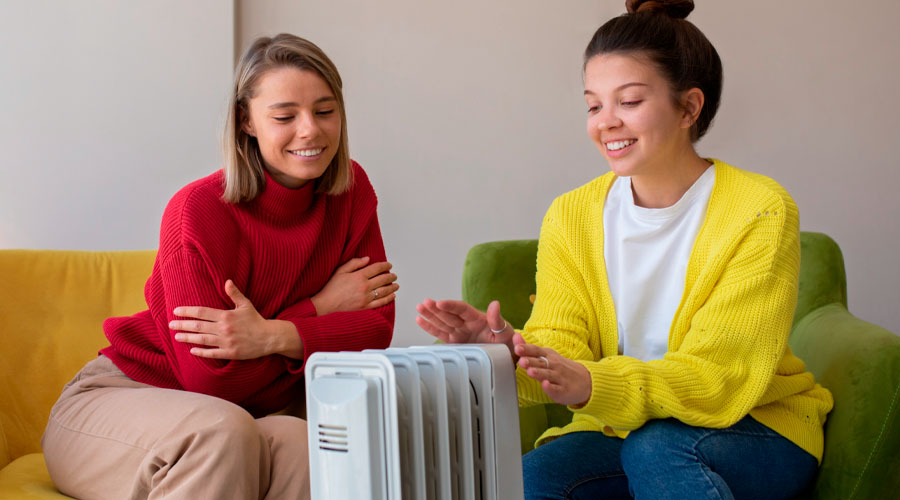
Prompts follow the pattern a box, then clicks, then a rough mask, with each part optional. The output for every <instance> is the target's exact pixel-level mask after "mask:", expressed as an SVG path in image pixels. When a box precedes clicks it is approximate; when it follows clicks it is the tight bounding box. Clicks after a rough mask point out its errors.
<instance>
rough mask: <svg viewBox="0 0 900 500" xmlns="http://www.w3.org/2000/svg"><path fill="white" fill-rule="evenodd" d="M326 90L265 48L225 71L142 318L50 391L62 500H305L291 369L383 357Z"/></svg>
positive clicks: (372, 287) (343, 134)
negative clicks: (325, 356) (209, 161)
mask: <svg viewBox="0 0 900 500" xmlns="http://www.w3.org/2000/svg"><path fill="white" fill-rule="evenodd" d="M341 88H342V84H341V78H340V76H339V74H338V72H337V68H336V67H335V66H334V64H333V63H332V62H331V60H330V59H329V58H328V57H327V56H326V55H325V54H324V53H323V52H322V50H321V49H319V47H317V46H316V45H315V44H313V43H311V42H309V41H307V40H304V39H302V38H299V37H296V36H293V35H287V34H281V35H278V36H276V37H273V38H269V37H263V38H259V39H257V40H256V41H254V42H253V44H252V45H251V46H250V47H249V48H248V49H247V51H246V53H245V54H244V55H243V57H242V58H241V60H240V62H239V63H238V66H237V69H236V72H235V80H234V86H233V88H232V95H231V103H230V107H229V112H228V119H227V123H226V127H225V140H224V146H225V168H224V169H223V170H220V171H217V172H215V173H213V174H211V175H209V176H207V177H204V178H202V179H199V180H197V181H194V182H192V183H190V184H188V185H187V186H186V187H184V188H182V189H181V190H180V191H178V193H176V194H175V196H174V197H173V198H172V200H171V201H170V202H169V204H168V206H167V207H166V210H165V213H164V214H163V220H162V228H161V230H160V242H159V252H158V253H157V256H156V262H155V264H154V266H153V271H152V274H151V275H150V278H149V279H148V280H147V285H146V287H145V295H146V298H147V306H148V309H147V310H146V311H143V312H139V313H137V314H135V315H133V316H128V317H121V318H109V319H107V320H106V321H105V322H104V324H103V330H104V332H105V333H106V337H107V338H108V339H109V342H110V346H109V347H106V348H105V349H103V350H102V351H100V356H98V357H97V358H96V359H95V360H93V361H91V362H89V363H88V364H87V365H86V366H85V367H84V368H83V369H82V370H81V371H80V372H79V373H78V374H77V375H76V376H75V378H74V379H73V380H72V381H71V382H70V383H69V384H68V385H67V386H66V387H65V388H64V389H63V392H62V395H61V396H60V398H59V400H58V401H57V402H56V404H55V405H54V407H53V410H52V412H51V414H50V419H49V422H48V423H47V429H46V431H45V432H44V437H43V440H42V445H43V449H44V455H45V458H46V461H47V468H48V470H49V471H50V476H51V478H52V479H53V482H54V483H55V484H56V486H57V488H59V490H60V491H62V492H63V493H65V494H67V495H70V496H74V497H77V498H84V499H88V498H113V499H122V498H133V499H137V498H186V499H199V498H217V499H218V498H241V499H249V498H260V499H261V498H270V499H288V498H290V499H301V498H309V494H310V493H309V463H308V456H307V428H306V422H305V421H304V420H302V417H303V416H304V415H303V402H304V394H305V393H304V386H303V368H304V362H305V360H306V359H307V358H309V356H310V355H312V354H313V353H314V352H316V351H339V350H362V349H365V348H385V347H387V346H388V345H389V344H390V341H391V335H392V332H393V326H394V304H393V301H394V297H395V295H394V293H395V292H396V291H397V288H398V285H397V284H396V283H395V281H396V279H397V276H396V275H394V274H393V273H391V272H390V269H391V265H390V263H388V262H386V260H385V254H384V244H383V243H382V240H381V232H380V229H379V226H378V218H377V216H376V204H377V200H376V197H375V192H374V190H373V189H372V185H371V184H370V183H369V180H368V178H367V177H366V174H365V172H364V171H363V169H362V167H360V166H359V165H358V164H357V163H355V162H354V161H352V160H351V159H350V155H349V153H348V144H347V123H346V113H345V110H344V100H343V95H342V90H341Z"/></svg>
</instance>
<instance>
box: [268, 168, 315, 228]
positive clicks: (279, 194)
mask: <svg viewBox="0 0 900 500" xmlns="http://www.w3.org/2000/svg"><path fill="white" fill-rule="evenodd" d="M264 173H265V174H266V185H265V186H264V187H263V190H262V192H261V193H260V194H259V195H258V196H257V197H256V199H255V200H253V201H254V202H255V204H256V206H257V207H258V208H259V209H260V210H262V211H263V212H265V213H267V214H269V215H271V216H273V217H275V218H276V219H290V218H292V217H297V216H299V215H301V214H303V213H304V212H306V210H307V209H308V208H309V206H310V205H311V204H312V201H313V198H315V195H316V194H315V189H316V182H315V181H314V180H311V181H309V182H307V183H306V184H304V185H303V187H301V188H298V189H290V188H286V187H284V186H282V185H281V184H279V183H278V182H277V181H276V180H275V179H274V178H272V176H271V175H269V172H268V171H264Z"/></svg>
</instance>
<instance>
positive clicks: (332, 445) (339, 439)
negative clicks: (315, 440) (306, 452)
mask: <svg viewBox="0 0 900 500" xmlns="http://www.w3.org/2000/svg"><path fill="white" fill-rule="evenodd" d="M349 444H350V434H349V433H348V431H347V426H344V425H326V424H319V449H320V450H325V451H334V452H338V453H347V452H348V451H350V446H349Z"/></svg>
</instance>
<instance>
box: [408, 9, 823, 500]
mask: <svg viewBox="0 0 900 500" xmlns="http://www.w3.org/2000/svg"><path fill="white" fill-rule="evenodd" d="M626 7H627V9H628V13H627V14H624V15H622V16H619V17H616V18H614V19H611V20H610V21H608V22H607V23H605V24H604V25H603V26H601V27H600V28H599V29H598V30H597V31H596V33H595V34H594V36H593V38H592V39H591V41H590V43H589V44H588V46H587V49H586V50H585V54H584V99H585V104H586V110H587V132H588V135H589V136H590V138H591V139H592V140H593V141H594V143H595V144H596V146H597V148H598V149H599V150H600V151H601V153H602V154H603V156H604V157H605V159H606V161H607V163H608V164H609V166H610V169H611V172H609V173H607V174H605V175H602V176H600V177H598V178H597V179H595V180H593V181H592V182H589V183H588V184H586V185H584V186H581V187H579V188H577V189H575V190H573V191H571V192H569V193H566V194H563V195H562V196H559V197H558V198H557V199H556V200H555V201H554V202H553V204H552V205H551V206H550V208H549V210H548V211H547V215H546V216H545V217H544V221H543V225H542V228H541V236H540V240H539V243H538V256H537V275H536V284H537V292H536V299H535V302H534V309H533V311H532V313H531V317H530V318H529V320H528V322H527V323H526V324H525V327H524V329H523V330H521V331H518V332H517V331H514V330H513V329H512V328H511V327H510V326H509V325H508V324H507V323H506V322H505V321H504V320H503V318H502V316H501V315H500V305H499V304H498V303H497V302H494V303H492V304H491V305H490V306H489V307H488V309H487V311H486V313H483V312H480V311H477V310H475V309H474V308H472V307H471V306H470V305H468V304H465V303H463V302H459V301H439V302H435V301H433V300H425V301H424V302H423V303H422V304H420V305H419V306H418V310H419V313H420V317H419V318H418V322H419V325H420V326H421V327H422V328H423V329H425V330H426V331H428V332H429V333H431V334H432V335H435V336H437V337H438V338H441V339H443V340H445V341H448V342H498V343H505V344H506V345H507V346H508V347H509V349H510V353H511V355H512V356H513V358H514V359H515V360H516V362H517V364H518V368H517V370H516V376H517V383H518V392H519V401H520V403H521V404H523V405H529V404H538V403H549V402H556V403H560V404H565V405H568V407H569V409H570V410H571V411H572V412H573V413H574V416H573V418H572V421H571V423H570V424H569V425H566V426H565V427H563V428H551V429H548V430H547V431H546V432H545V433H544V434H543V435H542V436H541V437H540V438H539V439H538V445H539V446H538V447H537V448H535V449H534V450H533V451H531V452H529V453H528V454H526V455H525V457H524V458H523V467H524V478H525V493H526V497H527V498H529V499H531V498H535V499H537V498H553V499H580V498H604V499H618V498H632V497H634V498H638V499H644V498H646V499H654V500H659V499H691V500H697V499H704V498H710V499H713V498H715V499H723V498H726V499H727V498H744V499H754V500H763V499H781V498H793V497H794V496H796V495H798V494H800V493H801V492H802V491H803V490H804V488H805V487H806V486H807V485H808V484H809V483H810V481H811V480H812V479H813V478H814V477H815V474H816V468H817V466H818V463H819V461H820V460H821V459H822V450H823V441H824V438H823V431H822V426H823V424H824V422H825V418H826V414H827V413H828V411H829V410H830V409H831V407H832V398H831V394H830V393H829V392H828V391H827V390H826V389H824V388H822V387H821V386H819V385H818V384H816V383H815V381H814V380H813V376H812V374H810V373H809V372H808V371H806V368H805V366H804V364H803V362H802V361H801V360H800V359H798V358H797V357H795V356H794V355H793V354H792V353H791V349H790V347H789V346H788V344H787V340H788V334H789V333H790V328H791V322H792V319H793V315H794V307H795V306H796V303H797V290H798V278H799V265H800V240H799V227H798V213H797V207H796V205H795V204H794V201H793V200H792V199H791V197H790V195H788V193H787V192H786V191H785V190H784V189H783V188H782V187H781V186H780V185H778V184H777V183H776V182H775V181H773V180H771V179H769V178H767V177H764V176H762V175H758V174H754V173H751V172H747V171H744V170H741V169H738V168H736V167H733V166H731V165H728V164H727V163H725V162H722V161H719V160H715V159H709V158H704V157H701V156H700V155H698V154H697V152H696V150H695V148H694V143H695V142H696V141H697V140H698V139H699V138H700V137H702V136H703V134H704V133H706V131H707V130H708V128H709V126H710V124H711V123H712V120H713V117H714V116H715V113H716V109H717V108H718V104H719V97H720V95H721V90H722V63H721V61H720V60H719V56H718V54H717V53H716V50H715V48H714V47H713V46H712V44H711V43H710V42H709V40H707V39H706V37H705V36H704V35H703V33H702V32H700V30H699V29H697V27H696V26H694V25H693V24H691V23H690V22H688V21H687V20H686V19H685V17H687V15H688V14H689V13H690V12H691V11H692V10H693V8H694V3H693V2H692V1H691V0H659V1H653V0H628V1H627V2H626Z"/></svg>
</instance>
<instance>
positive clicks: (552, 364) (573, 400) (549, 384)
mask: <svg viewBox="0 0 900 500" xmlns="http://www.w3.org/2000/svg"><path fill="white" fill-rule="evenodd" d="M513 343H514V344H515V349H514V350H515V353H516V355H518V356H519V361H518V365H519V366H520V367H521V368H522V369H523V370H525V373H527V374H528V376H529V377H531V378H533V379H535V380H537V381H539V382H540V383H541V388H542V389H543V390H544V392H545V393H546V394H547V396H549V397H550V399H552V400H553V401H555V402H557V403H559V404H563V405H574V406H583V405H585V404H586V403H587V402H588V400H589V399H591V392H593V389H592V384H591V372H589V371H588V369H587V368H585V367H584V365H582V364H581V363H576V362H575V361H572V360H571V359H568V358H565V357H563V356H561V355H560V354H559V353H557V352H556V351H554V350H553V349H550V348H548V347H540V346H536V345H534V344H528V343H526V342H525V339H523V338H522V335H520V334H518V333H516V334H515V337H514V338H513Z"/></svg>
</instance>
